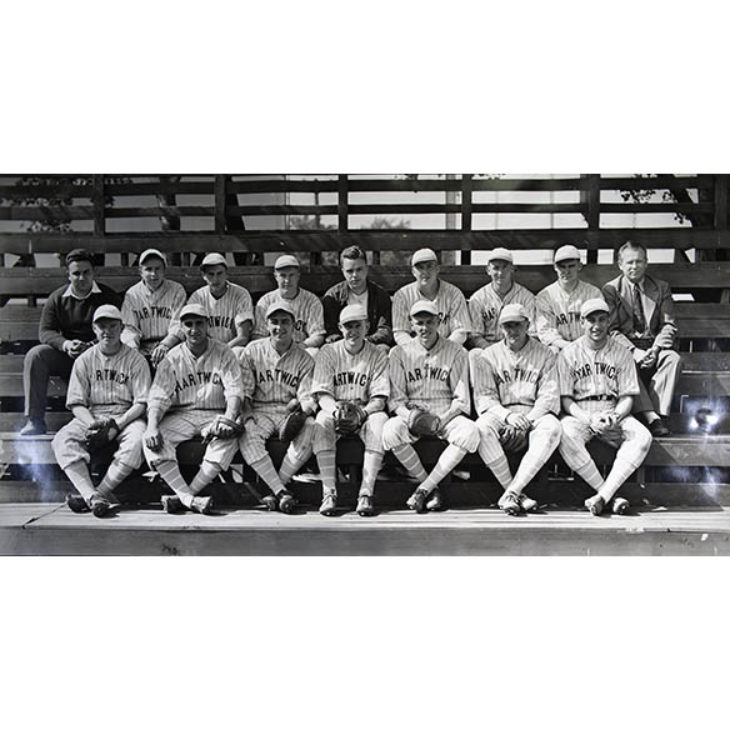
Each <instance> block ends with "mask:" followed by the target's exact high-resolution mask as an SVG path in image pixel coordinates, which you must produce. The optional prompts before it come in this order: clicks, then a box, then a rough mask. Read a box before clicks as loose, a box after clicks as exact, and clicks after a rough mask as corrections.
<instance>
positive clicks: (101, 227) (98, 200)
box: [91, 175, 106, 236]
mask: <svg viewBox="0 0 730 730" xmlns="http://www.w3.org/2000/svg"><path fill="white" fill-rule="evenodd" d="M92 186H93V193H92V196H91V202H92V203H93V206H94V235H95V236H104V235H105V234H106V222H105V219H104V208H105V203H104V176H103V175H94V176H93V177H92Z"/></svg>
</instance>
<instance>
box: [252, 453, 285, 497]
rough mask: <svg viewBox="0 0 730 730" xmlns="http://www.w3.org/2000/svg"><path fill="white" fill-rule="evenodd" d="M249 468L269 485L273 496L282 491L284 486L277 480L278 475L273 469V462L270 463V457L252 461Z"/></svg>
mask: <svg viewBox="0 0 730 730" xmlns="http://www.w3.org/2000/svg"><path fill="white" fill-rule="evenodd" d="M251 468H252V469H253V470H254V471H255V472H256V473H257V474H258V475H259V476H260V477H261V478H262V479H263V480H264V481H265V482H266V483H267V484H268V485H269V487H270V488H271V491H272V492H273V493H274V494H278V493H279V492H280V491H281V490H282V489H284V485H283V484H282V483H281V479H279V475H278V474H277V473H276V469H275V468H274V462H273V461H271V457H270V456H269V455H268V454H266V456H264V458H263V459H259V460H258V461H254V462H253V463H252V464H251Z"/></svg>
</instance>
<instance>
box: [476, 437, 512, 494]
mask: <svg viewBox="0 0 730 730" xmlns="http://www.w3.org/2000/svg"><path fill="white" fill-rule="evenodd" d="M479 456H481V457H482V461H483V462H484V463H485V464H486V465H487V466H488V467H489V469H490V470H491V471H492V474H494V476H495V477H496V478H497V481H498V482H499V483H500V485H501V486H502V489H507V486H508V485H509V483H510V482H511V481H512V472H511V471H510V470H509V463H508V462H507V457H506V456H505V455H504V454H503V453H502V454H500V455H499V456H497V458H496V459H495V457H494V454H493V453H491V452H490V451H489V450H488V449H486V448H485V447H484V445H483V444H481V443H480V444H479ZM490 459H492V461H489V460H490Z"/></svg>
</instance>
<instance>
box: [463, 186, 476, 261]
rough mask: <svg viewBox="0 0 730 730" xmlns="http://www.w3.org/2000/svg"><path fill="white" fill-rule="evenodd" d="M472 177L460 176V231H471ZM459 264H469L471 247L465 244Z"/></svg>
mask: <svg viewBox="0 0 730 730" xmlns="http://www.w3.org/2000/svg"><path fill="white" fill-rule="evenodd" d="M473 182H474V181H473V176H472V175H462V176H461V230H462V231H471V226H472V190H473V185H472V184H473ZM461 263H462V264H464V265H469V264H471V246H469V245H468V243H467V242H465V243H464V248H462V250H461Z"/></svg>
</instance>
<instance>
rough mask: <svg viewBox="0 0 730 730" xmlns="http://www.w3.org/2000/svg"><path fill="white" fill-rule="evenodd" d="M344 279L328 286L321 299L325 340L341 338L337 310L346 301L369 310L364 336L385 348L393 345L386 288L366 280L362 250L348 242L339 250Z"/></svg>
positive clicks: (365, 265)
mask: <svg viewBox="0 0 730 730" xmlns="http://www.w3.org/2000/svg"><path fill="white" fill-rule="evenodd" d="M340 267H341V268H342V274H343V276H344V277H345V280H344V281H343V282H340V283H339V284H335V285H334V286H333V287H331V288H330V289H328V290H327V293H326V294H325V295H324V297H323V299H322V305H323V307H324V327H325V329H326V330H327V337H326V340H325V342H336V341H337V340H340V339H342V334H341V333H340V330H339V326H338V325H339V317H340V311H342V309H343V308H344V307H346V306H347V305H348V304H360V305H362V306H363V307H364V308H365V311H366V312H367V313H368V322H369V325H368V333H367V337H366V338H365V339H366V340H368V342H371V343H372V344H373V345H377V346H378V347H379V348H380V349H382V350H385V351H386V352H387V351H388V350H390V348H391V347H392V346H393V320H392V316H391V303H390V296H389V295H388V292H386V291H385V289H383V288H382V287H380V286H378V285H377V284H375V283H373V282H372V281H369V280H368V264H367V259H366V258H365V252H364V251H363V250H362V249H361V248H360V247H359V246H349V247H348V248H346V249H344V250H343V251H342V253H340Z"/></svg>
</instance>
